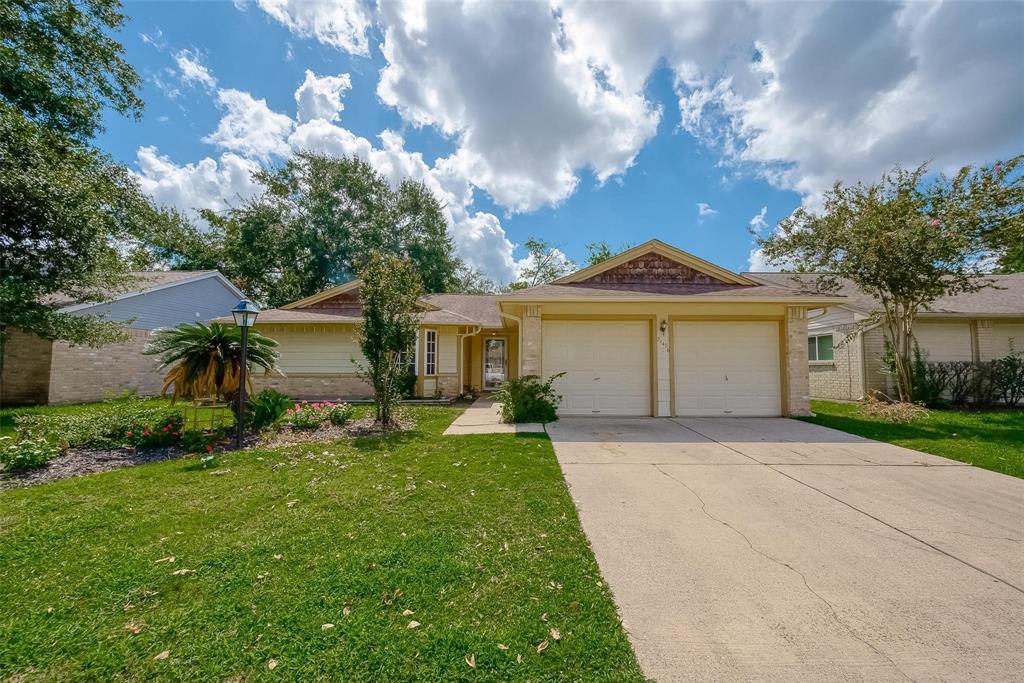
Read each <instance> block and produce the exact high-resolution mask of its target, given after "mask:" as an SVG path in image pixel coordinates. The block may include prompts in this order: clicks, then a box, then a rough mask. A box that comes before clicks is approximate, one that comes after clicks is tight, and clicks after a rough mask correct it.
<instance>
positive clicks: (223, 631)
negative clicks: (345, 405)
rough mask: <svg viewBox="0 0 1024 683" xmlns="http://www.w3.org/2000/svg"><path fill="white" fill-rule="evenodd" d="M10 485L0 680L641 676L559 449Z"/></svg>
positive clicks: (492, 438) (280, 459)
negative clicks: (556, 451) (566, 477)
mask: <svg viewBox="0 0 1024 683" xmlns="http://www.w3.org/2000/svg"><path fill="white" fill-rule="evenodd" d="M412 414H413V415H415V417H416V420H417V428H416V429H415V431H413V432H409V433H404V434H397V435H392V436H390V437H387V438H366V439H354V440H346V441H339V442H323V443H315V444H309V445H303V446H296V447H290V448H281V449H274V450H260V451H247V452H241V453H229V454H225V455H222V456H219V457H218V459H217V463H216V467H215V468H214V469H213V470H210V469H203V468H202V467H200V466H199V465H198V461H197V460H196V459H194V458H189V459H184V460H174V461H167V462H160V463H154V464H149V465H143V466H140V467H135V468H130V469H125V470H118V471H114V472H108V473H104V474H99V475H93V476H86V477H80V478H75V479H68V480H64V481H60V482H55V483H52V484H47V485H42V486H37V487H32V488H28V489H15V490H9V491H3V492H0V642H2V643H4V645H3V647H2V648H0V680H6V679H7V678H9V677H17V676H18V675H23V676H24V677H25V678H26V679H29V680H31V679H47V680H48V679H102V680H109V679H114V678H118V679H122V678H124V679H147V680H149V679H156V680H197V679H201V680H211V679H219V680H228V679H239V680H240V679H244V680H253V679H261V680H262V679H266V680H270V679H281V678H282V677H283V678H284V679H290V680H298V679H302V680H318V679H320V680H323V679H327V680H348V681H359V680H413V679H415V680H470V679H476V678H480V677H484V678H492V679H494V678H500V679H508V678H515V679H529V680H556V679H557V680H566V679H569V680H617V681H619V680H643V677H642V675H641V673H640V671H639V668H638V666H637V664H636V660H635V657H634V655H633V653H632V649H631V647H630V645H629V642H628V639H627V637H626V635H625V633H624V631H623V629H622V626H621V623H620V621H619V618H618V614H617V612H616V608H615V605H614V602H613V600H612V597H611V595H610V593H609V592H608V589H607V587H606V584H605V583H604V581H603V580H602V579H601V576H600V573H599V570H598V567H597V563H596V561H595V560H594V556H593V553H592V551H591V549H590V547H589V544H588V542H587V540H586V537H585V536H584V535H583V532H582V530H581V529H580V526H579V520H578V518H577V515H576V511H575V508H574V507H573V503H572V500H571V498H570V497H569V493H568V489H567V487H566V485H565V482H564V480H563V479H562V475H561V471H560V470H559V468H558V464H557V461H556V460H555V456H554V452H553V450H552V447H551V443H550V441H549V440H548V439H547V436H546V435H543V434H540V435H518V436H516V435H505V434H496V435H482V436H459V437H442V436H441V432H442V431H443V430H444V428H445V427H446V426H447V425H448V424H449V423H450V422H451V420H452V419H454V417H455V415H456V414H457V411H455V410H452V409H447V408H417V409H415V410H413V411H412Z"/></svg>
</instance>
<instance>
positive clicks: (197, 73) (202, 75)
mask: <svg viewBox="0 0 1024 683" xmlns="http://www.w3.org/2000/svg"><path fill="white" fill-rule="evenodd" d="M174 61H175V63H176V64H177V65H178V72H179V74H180V75H181V80H182V82H184V83H185V85H201V86H202V87H204V88H206V89H208V90H213V89H214V88H215V87H217V79H216V78H214V76H213V74H212V73H210V70H209V69H207V68H206V66H204V65H203V62H202V58H201V57H200V56H199V53H198V52H196V51H195V50H179V51H178V52H177V53H176V54H175V55H174Z"/></svg>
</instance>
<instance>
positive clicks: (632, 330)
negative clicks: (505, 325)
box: [543, 320, 651, 415]
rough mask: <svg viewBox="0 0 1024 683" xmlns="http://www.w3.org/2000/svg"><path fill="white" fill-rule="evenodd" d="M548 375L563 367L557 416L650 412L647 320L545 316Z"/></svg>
mask: <svg viewBox="0 0 1024 683" xmlns="http://www.w3.org/2000/svg"><path fill="white" fill-rule="evenodd" d="M543 349H544V352H543V362H544V374H545V375H546V376H550V375H554V374H556V373H559V372H564V373H565V376H564V377H562V378H561V379H559V380H558V381H556V383H555V390H556V391H557V392H558V393H559V394H561V395H562V402H561V405H560V406H559V410H558V412H559V414H560V415H650V414H651V384H650V382H651V369H650V368H651V361H650V355H651V350H650V323H649V322H647V321H644V320H620V321H603V320H602V321H596V320H546V321H544V326H543Z"/></svg>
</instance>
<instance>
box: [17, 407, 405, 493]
mask: <svg viewBox="0 0 1024 683" xmlns="http://www.w3.org/2000/svg"><path fill="white" fill-rule="evenodd" d="M415 426H416V422H415V421H414V420H411V419H408V418H402V417H399V418H398V428H397V429H391V430H384V429H381V427H380V425H379V424H377V421H376V420H374V419H373V418H372V417H368V418H363V419H361V420H351V421H349V422H347V423H345V425H343V426H340V427H336V426H334V425H332V424H329V423H328V424H327V425H325V426H323V427H321V428H319V429H292V428H291V427H289V426H287V425H286V426H284V427H282V428H281V430H280V431H277V432H272V433H266V434H263V435H256V434H247V435H246V437H245V441H244V444H243V447H244V448H266V447H279V446H292V445H298V444H304V443H312V442H316V441H333V440H336V439H345V438H357V437H365V436H383V435H385V434H389V433H393V432H400V431H407V430H409V429H412V428H413V427H415ZM233 446H234V436H233V435H232V436H231V446H230V447H233ZM230 447H229V448H230ZM217 450H218V452H219V451H221V450H222V449H217ZM188 455H196V454H194V453H188V452H186V451H185V449H184V448H182V447H181V446H161V447H159V448H147V449H145V450H136V449H134V448H127V447H124V448H109V449H98V448H78V449H71V450H69V451H67V452H66V453H64V454H63V455H58V456H57V457H56V458H54V459H52V460H51V461H50V462H48V463H47V464H46V465H44V466H43V467H40V468H38V469H35V470H29V471H27V472H11V473H9V474H4V473H0V490H3V489H10V488H18V487H22V486H35V485H36V484H46V483H48V482H51V481H57V480H59V479H68V478H70V477H77V476H80V475H83V474H94V473H96V472H109V471H110V470H117V469H121V468H122V467H133V466H134V465H144V464H146V463H149V462H160V461H161V460H173V459H175V458H182V457H185V456H188Z"/></svg>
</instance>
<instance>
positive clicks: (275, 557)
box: [274, 555, 284, 560]
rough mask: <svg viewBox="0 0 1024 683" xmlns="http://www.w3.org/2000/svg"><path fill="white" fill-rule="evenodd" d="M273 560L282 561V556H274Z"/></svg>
mask: <svg viewBox="0 0 1024 683" xmlns="http://www.w3.org/2000/svg"><path fill="white" fill-rule="evenodd" d="M274 559H275V560H283V559H284V555H274Z"/></svg>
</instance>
